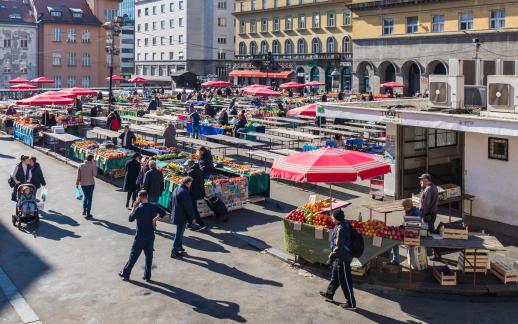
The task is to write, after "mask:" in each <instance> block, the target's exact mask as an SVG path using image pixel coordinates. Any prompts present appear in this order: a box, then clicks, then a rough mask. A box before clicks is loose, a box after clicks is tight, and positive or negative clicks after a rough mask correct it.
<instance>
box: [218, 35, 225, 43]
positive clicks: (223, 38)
mask: <svg viewBox="0 0 518 324" xmlns="http://www.w3.org/2000/svg"><path fill="white" fill-rule="evenodd" d="M217 41H218V44H226V43H227V39H226V38H225V37H218V40H217Z"/></svg>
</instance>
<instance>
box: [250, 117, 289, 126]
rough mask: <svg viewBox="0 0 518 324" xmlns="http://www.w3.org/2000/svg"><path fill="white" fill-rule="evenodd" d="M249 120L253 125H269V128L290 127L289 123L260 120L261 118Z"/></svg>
mask: <svg viewBox="0 0 518 324" xmlns="http://www.w3.org/2000/svg"><path fill="white" fill-rule="evenodd" d="M248 120H249V121H251V122H253V123H258V124H263V125H267V126H277V127H285V126H288V124H287V123H283V122H280V121H275V120H268V119H260V118H250V119H248Z"/></svg>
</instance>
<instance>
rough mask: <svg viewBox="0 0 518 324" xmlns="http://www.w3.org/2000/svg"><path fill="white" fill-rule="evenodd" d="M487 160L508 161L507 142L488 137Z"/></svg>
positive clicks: (503, 139) (502, 139) (506, 140)
mask: <svg viewBox="0 0 518 324" xmlns="http://www.w3.org/2000/svg"><path fill="white" fill-rule="evenodd" d="M488 158H489V159H492V160H500V161H509V140H508V139H505V138H495V137H490V138H489V143H488Z"/></svg>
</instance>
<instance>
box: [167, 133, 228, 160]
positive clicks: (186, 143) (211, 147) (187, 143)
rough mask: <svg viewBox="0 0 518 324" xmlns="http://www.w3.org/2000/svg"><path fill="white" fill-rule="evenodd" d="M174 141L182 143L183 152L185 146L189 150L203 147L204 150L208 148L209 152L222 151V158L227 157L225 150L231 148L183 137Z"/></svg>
mask: <svg viewBox="0 0 518 324" xmlns="http://www.w3.org/2000/svg"><path fill="white" fill-rule="evenodd" d="M176 141H177V142H178V143H182V144H183V149H184V150H185V147H186V146H190V147H191V149H193V148H194V147H202V146H205V147H206V148H208V149H209V150H211V151H222V152H223V156H226V155H227V150H228V149H231V148H232V147H230V146H227V145H223V144H219V143H214V142H209V141H204V140H199V139H195V138H190V137H184V136H182V137H177V138H176Z"/></svg>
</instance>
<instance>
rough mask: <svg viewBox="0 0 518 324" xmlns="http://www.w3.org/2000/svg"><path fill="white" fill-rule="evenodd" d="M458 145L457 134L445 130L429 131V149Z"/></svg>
mask: <svg viewBox="0 0 518 324" xmlns="http://www.w3.org/2000/svg"><path fill="white" fill-rule="evenodd" d="M455 145H457V132H454V131H448V130H443V129H428V147H429V148H438V147H445V146H455Z"/></svg>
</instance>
